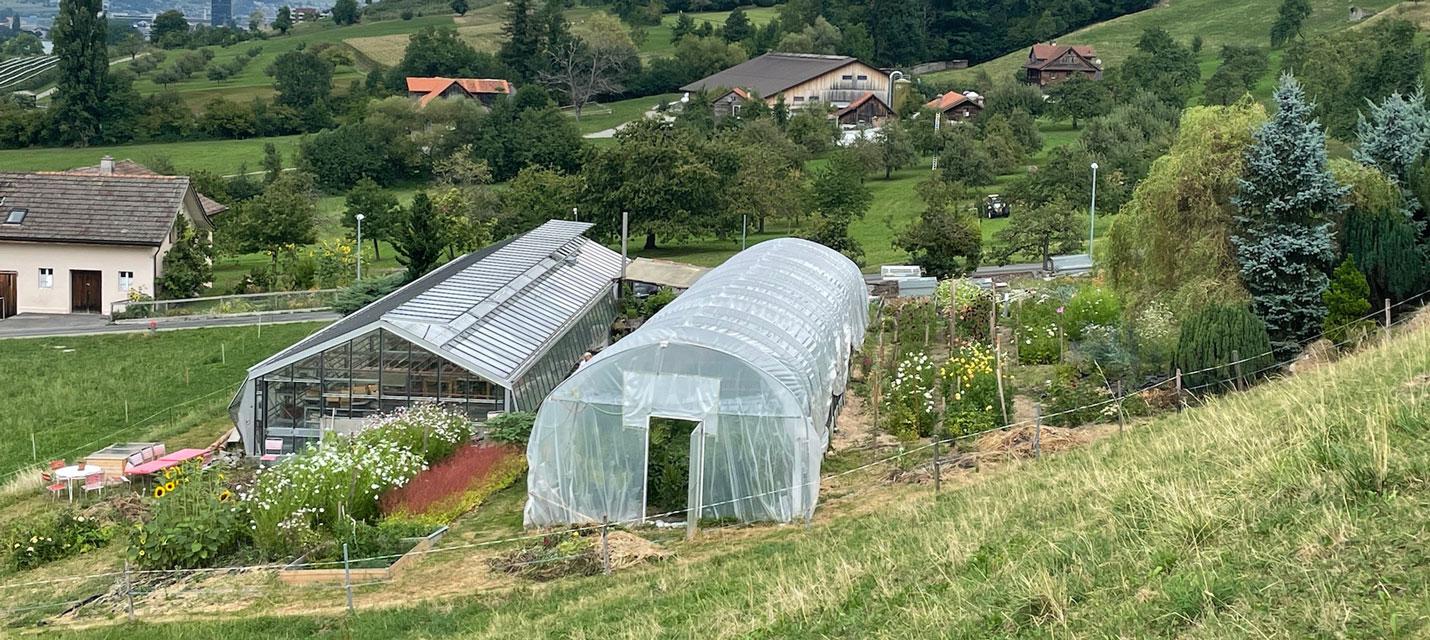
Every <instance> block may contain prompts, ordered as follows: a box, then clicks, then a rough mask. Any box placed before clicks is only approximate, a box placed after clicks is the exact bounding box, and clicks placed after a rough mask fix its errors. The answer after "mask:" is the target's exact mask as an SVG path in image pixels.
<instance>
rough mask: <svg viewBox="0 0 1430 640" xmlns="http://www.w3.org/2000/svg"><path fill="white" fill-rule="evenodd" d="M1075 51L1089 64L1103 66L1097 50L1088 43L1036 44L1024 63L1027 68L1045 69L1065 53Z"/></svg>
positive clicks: (1096, 66)
mask: <svg viewBox="0 0 1430 640" xmlns="http://www.w3.org/2000/svg"><path fill="white" fill-rule="evenodd" d="M1069 51H1071V52H1073V53H1074V54H1076V55H1077V56H1078V57H1079V58H1082V59H1083V61H1085V62H1086V63H1087V64H1088V66H1091V67H1094V68H1101V66H1102V64H1101V62H1100V61H1099V60H1098V59H1097V50H1095V49H1093V48H1092V45H1086V44H1072V45H1069V44H1057V43H1051V44H1035V45H1033V50H1032V53H1030V54H1029V55H1028V62H1027V63H1025V64H1024V65H1023V67H1024V68H1027V69H1044V68H1047V67H1049V66H1051V65H1053V64H1055V63H1056V62H1057V61H1058V59H1060V58H1062V56H1063V54H1065V53H1067V52H1069Z"/></svg>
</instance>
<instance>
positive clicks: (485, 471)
mask: <svg viewBox="0 0 1430 640" xmlns="http://www.w3.org/2000/svg"><path fill="white" fill-rule="evenodd" d="M525 470H526V460H525V458H523V457H522V455H521V452H520V451H518V450H517V449H516V448H515V447H509V446H497V447H491V446H481V445H475V444H469V445H466V446H464V447H462V448H461V449H458V450H457V452H456V453H455V454H453V455H452V456H451V457H449V458H447V459H446V460H443V461H442V462H441V463H440V464H437V465H435V466H433V467H432V468H431V469H428V470H426V471H423V472H422V473H420V474H417V477H416V478H413V479H412V481H411V482H408V483H407V484H405V485H403V486H401V487H397V488H394V489H391V490H389V491H388V492H387V493H384V494H383V495H382V499H381V500H379V501H378V504H379V506H380V507H381V508H382V512H383V514H385V515H387V516H389V517H393V516H396V517H399V518H401V519H405V520H415V521H420V522H425V523H434V524H436V523H446V522H451V521H452V520H455V519H456V518H457V517H458V516H460V515H462V514H463V513H466V512H468V511H471V510H472V509H474V508H476V507H477V506H478V505H480V504H481V503H482V502H483V501H484V500H486V499H487V498H488V497H490V496H491V495H492V494H493V493H496V492H497V491H500V490H502V489H504V488H506V487H507V486H510V485H511V483H512V482H514V481H515V480H516V479H517V478H519V477H521V474H522V472H523V471H525Z"/></svg>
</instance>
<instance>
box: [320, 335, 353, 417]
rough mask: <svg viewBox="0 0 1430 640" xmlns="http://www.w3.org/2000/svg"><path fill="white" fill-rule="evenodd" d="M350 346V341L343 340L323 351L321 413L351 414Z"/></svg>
mask: <svg viewBox="0 0 1430 640" xmlns="http://www.w3.org/2000/svg"><path fill="white" fill-rule="evenodd" d="M350 347H351V342H344V343H342V344H340V345H337V346H334V347H330V348H329V349H328V350H327V351H324V352H323V413H325V414H327V415H337V416H339V417H344V418H346V417H349V416H351V415H352V396H351V394H352V370H351V369H350V368H349V366H348V365H349V358H348V351H349V349H350Z"/></svg>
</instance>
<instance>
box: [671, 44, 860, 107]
mask: <svg viewBox="0 0 1430 640" xmlns="http://www.w3.org/2000/svg"><path fill="white" fill-rule="evenodd" d="M858 61H859V60H858V59H857V58H851V57H849V56H825V55H819V54H814V53H778V52H773V51H772V52H770V53H766V54H764V55H762V56H759V57H756V58H752V59H750V60H746V61H744V62H741V63H740V64H737V65H735V66H733V67H730V68H729V69H726V70H724V71H721V72H719V73H716V74H715V75H712V76H709V77H706V78H703V79H700V80H696V81H695V82H692V83H690V84H687V85H685V86H683V87H681V88H680V90H681V91H708V90H713V89H749V90H752V91H754V92H755V93H757V94H759V95H760V96H762V97H769V96H772V95H775V94H776V93H779V92H781V91H784V90H785V89H788V88H790V87H793V86H795V85H797V84H800V83H802V82H805V81H807V80H810V79H811V78H817V77H819V76H822V75H824V74H826V73H829V72H830V71H834V70H835V69H838V68H840V67H844V66H846V65H849V64H852V63H855V62H858Z"/></svg>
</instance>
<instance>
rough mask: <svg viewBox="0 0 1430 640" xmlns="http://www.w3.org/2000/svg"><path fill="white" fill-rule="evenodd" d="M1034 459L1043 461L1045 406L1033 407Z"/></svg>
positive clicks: (1036, 405) (1037, 405)
mask: <svg viewBox="0 0 1430 640" xmlns="http://www.w3.org/2000/svg"><path fill="white" fill-rule="evenodd" d="M1033 457H1035V458H1037V459H1039V460H1042V459H1043V405H1042V404H1035V405H1033Z"/></svg>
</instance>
